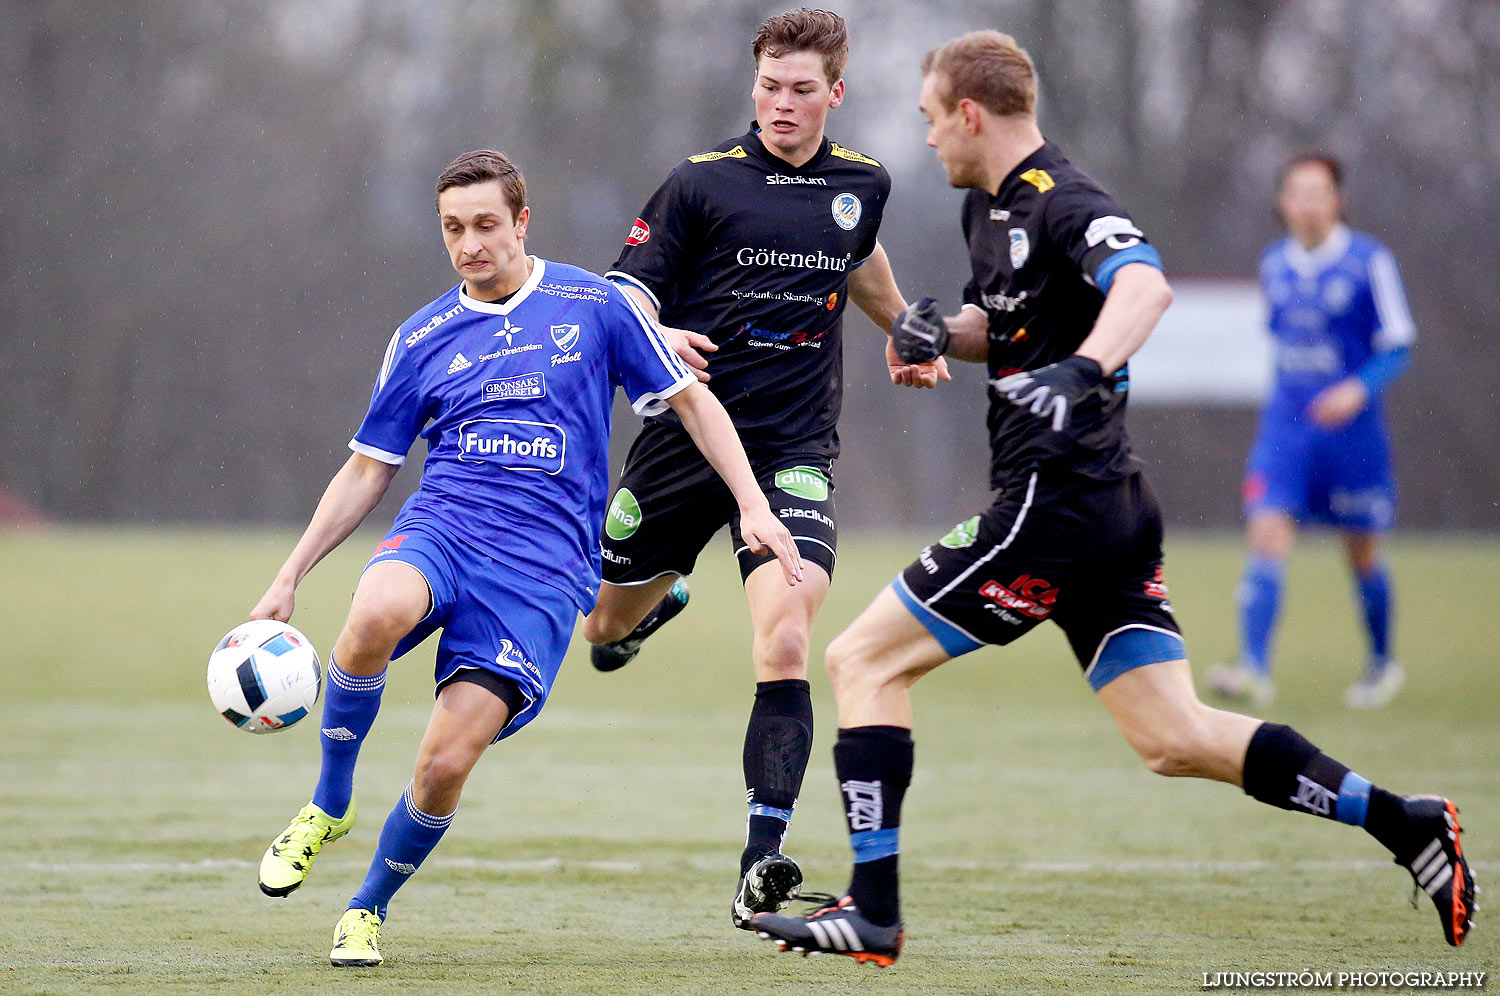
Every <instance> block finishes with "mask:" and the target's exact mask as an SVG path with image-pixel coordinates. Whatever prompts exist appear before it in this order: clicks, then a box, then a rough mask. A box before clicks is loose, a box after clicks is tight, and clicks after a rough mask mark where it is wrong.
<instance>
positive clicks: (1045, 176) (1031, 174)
mask: <svg viewBox="0 0 1500 996" xmlns="http://www.w3.org/2000/svg"><path fill="white" fill-rule="evenodd" d="M1021 179H1023V180H1025V181H1026V182H1027V183H1029V184H1031V185H1032V186H1033V187H1035V188H1036V192H1037V193H1039V194H1045V193H1046V192H1047V191H1049V190H1051V189H1052V188H1053V187H1055V186H1057V181H1056V180H1054V179H1052V174H1051V173H1048V172H1047V171H1046V170H1044V169H1029V170H1027V171H1026V172H1024V173H1022V174H1021Z"/></svg>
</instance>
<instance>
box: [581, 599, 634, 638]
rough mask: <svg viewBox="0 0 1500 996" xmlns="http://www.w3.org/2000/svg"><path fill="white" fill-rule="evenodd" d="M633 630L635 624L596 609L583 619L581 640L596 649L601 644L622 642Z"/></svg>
mask: <svg viewBox="0 0 1500 996" xmlns="http://www.w3.org/2000/svg"><path fill="white" fill-rule="evenodd" d="M634 628H635V624H634V623H629V622H627V621H626V620H625V619H624V618H622V617H621V616H620V615H619V613H614V612H610V611H608V610H606V609H601V608H598V607H595V609H594V611H593V612H590V613H589V614H588V615H586V616H584V617H583V627H582V632H583V638H584V639H585V640H587V641H588V642H589V643H591V644H593V645H594V646H596V647H597V646H599V645H600V644H601V643H614V642H615V641H616V640H623V639H624V638H625V637H627V636H629V635H630V631H631V630H632V629H634Z"/></svg>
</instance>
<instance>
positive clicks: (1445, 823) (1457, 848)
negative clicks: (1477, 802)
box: [1396, 795, 1479, 947]
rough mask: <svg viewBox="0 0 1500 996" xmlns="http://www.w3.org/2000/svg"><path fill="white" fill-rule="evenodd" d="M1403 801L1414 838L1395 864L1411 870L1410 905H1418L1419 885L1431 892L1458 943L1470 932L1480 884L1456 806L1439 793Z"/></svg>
mask: <svg viewBox="0 0 1500 996" xmlns="http://www.w3.org/2000/svg"><path fill="white" fill-rule="evenodd" d="M1402 801H1403V804H1404V805H1405V808H1406V819H1407V827H1408V833H1409V835H1410V836H1409V837H1408V841H1409V846H1408V847H1407V848H1406V849H1405V850H1403V851H1402V853H1400V854H1398V855H1397V856H1396V864H1398V865H1401V866H1402V867H1404V868H1405V869H1406V870H1407V871H1409V872H1411V876H1412V879H1413V880H1414V881H1415V883H1416V885H1415V886H1414V888H1413V890H1412V897H1411V898H1412V906H1413V907H1415V906H1416V904H1417V893H1416V890H1417V889H1420V890H1422V891H1423V892H1425V893H1427V895H1428V896H1429V897H1431V899H1432V901H1433V903H1434V904H1435V905H1436V906H1437V911H1438V919H1440V920H1441V921H1442V923H1443V936H1444V937H1446V938H1447V940H1448V943H1449V944H1452V945H1453V946H1454V947H1457V946H1458V945H1460V944H1462V943H1463V942H1464V939H1465V938H1466V937H1468V936H1469V931H1470V930H1472V929H1473V928H1474V914H1475V913H1477V912H1479V907H1478V906H1476V905H1474V896H1475V894H1476V893H1478V891H1479V887H1478V886H1477V885H1475V884H1474V873H1473V872H1471V871H1470V870H1469V862H1468V861H1466V860H1465V859H1464V849H1463V844H1462V842H1461V841H1460V840H1459V836H1460V834H1461V833H1462V832H1463V828H1462V827H1460V826H1459V825H1458V807H1457V806H1455V805H1453V803H1451V802H1449V801H1448V800H1447V799H1444V798H1442V797H1441V796H1436V795H1413V796H1407V797H1406V798H1405V799H1404V800H1402Z"/></svg>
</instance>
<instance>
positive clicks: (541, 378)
mask: <svg viewBox="0 0 1500 996" xmlns="http://www.w3.org/2000/svg"><path fill="white" fill-rule="evenodd" d="M546 396H547V375H546V374H544V373H541V372H540V371H539V372H537V373H529V374H517V375H516V376H514V377H504V378H501V379H500V380H487V381H485V382H484V400H486V401H516V400H527V399H530V398H545V397H546Z"/></svg>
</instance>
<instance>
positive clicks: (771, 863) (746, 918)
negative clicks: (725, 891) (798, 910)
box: [729, 854, 802, 930]
mask: <svg viewBox="0 0 1500 996" xmlns="http://www.w3.org/2000/svg"><path fill="white" fill-rule="evenodd" d="M801 886H802V869H801V867H799V866H798V864H797V862H795V861H793V860H792V859H791V858H789V857H787V856H786V855H785V854H767V855H765V856H764V857H762V858H759V859H757V860H756V861H755V863H754V864H752V865H751V866H750V867H749V868H747V869H745V874H743V875H741V876H740V884H739V888H737V889H735V891H734V901H733V902H732V903H730V904H729V919H730V920H732V921H734V925H735V926H736V927H738V928H740V929H741V930H754V929H755V928H754V927H753V926H751V924H750V918H751V917H752V916H754V915H755V914H757V913H775V912H776V911H777V910H780V909H785V908H786V905H787V903H790V902H791V901H792V900H793V899H796V898H797V890H798V889H799V888H801Z"/></svg>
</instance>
